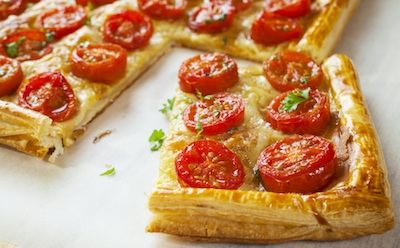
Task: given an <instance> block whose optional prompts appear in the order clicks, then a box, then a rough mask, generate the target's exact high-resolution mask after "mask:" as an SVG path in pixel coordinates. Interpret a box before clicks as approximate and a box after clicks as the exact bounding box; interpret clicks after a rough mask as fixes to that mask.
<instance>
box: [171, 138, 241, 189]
mask: <svg viewBox="0 0 400 248" xmlns="http://www.w3.org/2000/svg"><path fill="white" fill-rule="evenodd" d="M175 169H176V173H177V175H178V181H179V183H180V184H181V185H182V186H183V187H187V186H188V187H194V188H216V189H238V188H239V187H240V186H241V185H242V184H243V182H244V177H245V172H244V168H243V164H242V161H241V160H240V158H239V157H238V156H237V154H236V153H234V152H232V151H231V150H229V149H228V148H227V147H226V146H225V145H223V144H221V143H219V142H216V141H212V140H198V141H195V142H193V143H191V144H189V145H188V146H187V147H186V148H185V149H184V150H183V151H182V152H181V153H180V154H179V155H178V156H177V158H176V160H175Z"/></svg>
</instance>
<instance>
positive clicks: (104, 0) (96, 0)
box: [75, 0, 116, 6]
mask: <svg viewBox="0 0 400 248" xmlns="http://www.w3.org/2000/svg"><path fill="white" fill-rule="evenodd" d="M115 1H116V0H75V2H76V4H79V5H82V6H88V5H89V3H91V4H93V5H94V6H100V5H105V4H109V3H113V2H115Z"/></svg>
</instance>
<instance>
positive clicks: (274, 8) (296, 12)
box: [265, 0, 311, 18]
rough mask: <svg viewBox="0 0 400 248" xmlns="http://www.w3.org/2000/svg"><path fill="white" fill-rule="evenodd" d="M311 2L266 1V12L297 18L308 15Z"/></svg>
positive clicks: (292, 0)
mask: <svg viewBox="0 0 400 248" xmlns="http://www.w3.org/2000/svg"><path fill="white" fill-rule="evenodd" d="M310 7H311V0H266V1H265V10H266V11H268V12H272V13H275V14H278V15H281V16H286V17H290V18H297V17H301V16H304V15H305V14H307V13H308V11H309V10H310Z"/></svg>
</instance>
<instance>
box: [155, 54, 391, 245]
mask: <svg viewBox="0 0 400 248" xmlns="http://www.w3.org/2000/svg"><path fill="white" fill-rule="evenodd" d="M322 68H323V71H324V73H325V77H326V78H325V82H324V85H323V86H321V89H320V90H325V91H327V92H328V94H329V96H330V99H331V112H332V113H333V115H334V116H335V120H334V121H333V123H332V125H331V126H330V127H329V128H328V130H326V131H325V133H324V134H323V136H324V137H326V138H328V139H331V140H332V141H333V142H334V143H335V146H336V150H337V156H338V161H339V169H338V172H337V173H336V178H335V180H334V181H333V182H332V183H331V185H329V186H328V188H327V189H326V190H324V191H322V192H317V193H313V194H309V195H301V194H293V193H292V194H282V193H273V192H266V191H265V190H264V189H263V188H262V186H260V185H259V183H257V182H255V175H254V173H252V169H253V167H254V166H255V164H256V160H257V157H258V154H260V152H261V151H262V150H263V149H264V148H265V147H266V146H268V145H269V144H271V143H273V142H274V141H275V140H278V139H281V138H283V137H285V135H283V134H282V133H280V132H278V131H274V130H273V129H272V128H271V127H270V126H269V124H268V123H266V121H265V120H264V118H263V116H264V115H265V108H266V106H267V105H268V103H269V102H270V99H272V98H273V97H274V96H276V95H277V94H279V93H278V92H276V91H274V90H273V89H272V88H271V87H270V86H269V84H268V82H267V81H266V79H265V77H264V76H263V73H262V69H261V68H260V66H256V67H250V68H245V69H241V70H240V81H239V83H238V85H236V86H234V87H233V88H232V89H230V91H231V92H232V93H235V94H237V95H239V96H240V97H242V98H243V100H244V102H245V105H246V112H245V120H244V123H243V124H242V125H241V126H240V127H239V129H238V130H237V131H236V132H234V133H233V134H232V135H228V136H223V135H217V136H207V137H202V138H207V139H214V140H219V141H220V142H222V143H224V144H225V145H226V146H227V147H228V148H230V149H231V150H232V151H234V152H236V153H237V154H238V156H239V157H240V158H241V160H242V161H243V164H244V166H245V169H246V174H247V175H246V181H245V183H244V185H243V186H241V187H240V188H239V190H219V189H200V188H186V187H181V186H180V185H179V183H178V182H177V178H176V173H175V167H174V160H175V157H176V156H177V154H178V153H179V152H180V151H181V150H182V149H183V148H184V147H185V146H186V145H188V144H189V143H190V142H191V141H193V140H195V139H196V137H195V136H196V134H195V133H193V132H190V131H188V130H187V129H185V127H184V124H183V121H182V120H181V119H182V118H174V114H179V113H180V112H181V111H182V109H183V108H184V107H185V106H188V105H189V104H190V103H189V102H187V99H188V97H190V94H183V93H182V92H179V90H178V93H177V104H176V105H175V107H174V112H173V114H172V119H171V127H170V131H169V134H168V136H167V137H166V139H165V141H164V144H163V147H162V149H161V154H160V158H161V159H160V160H161V164H160V174H159V180H158V182H157V184H156V186H155V188H154V191H153V192H152V193H151V195H150V197H149V205H148V206H149V209H150V210H151V211H152V212H153V218H152V220H151V222H150V224H149V225H148V227H147V231H148V232H163V233H169V234H175V235H181V236H185V237H189V238H190V239H195V240H205V241H224V242H227V241H233V242H243V243H263V244H264V243H265V244H267V243H279V242H286V241H292V240H306V239H307V240H308V239H311V240H342V239H351V238H355V237H360V236H364V235H369V234H374V233H382V232H385V231H387V230H389V229H391V228H393V227H394V214H393V207H392V204H391V200H390V188H389V185H388V182H387V172H386V165H385V161H384V157H383V155H382V151H381V147H380V143H379V139H378V137H377V134H376V131H375V129H374V126H373V123H372V120H371V118H370V115H369V112H368V109H367V107H366V103H365V101H364V99H363V96H362V93H361V89H360V85H359V81H358V78H357V74H356V71H355V69H354V66H353V64H352V62H351V61H350V59H349V58H347V57H346V56H344V55H334V56H332V57H330V58H328V59H327V60H325V61H324V63H323V65H322ZM248 110H249V111H248ZM249 112H250V113H249Z"/></svg>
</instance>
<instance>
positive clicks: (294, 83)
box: [263, 51, 324, 92]
mask: <svg viewBox="0 0 400 248" xmlns="http://www.w3.org/2000/svg"><path fill="white" fill-rule="evenodd" d="M263 68H264V73H265V77H266V78H267V79H268V81H269V82H270V83H271V85H272V86H273V87H274V88H275V89H277V90H279V91H282V92H283V91H288V90H293V89H296V88H297V89H306V88H309V87H310V88H313V89H315V88H317V87H318V86H319V85H320V84H321V82H322V80H323V78H324V75H323V72H322V69H321V66H320V65H319V64H318V63H317V62H315V61H314V60H313V59H312V58H311V57H309V56H308V55H305V54H303V53H299V52H294V51H282V52H279V53H277V54H275V55H273V56H271V57H270V58H269V59H268V60H267V61H265V62H264V63H263Z"/></svg>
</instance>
